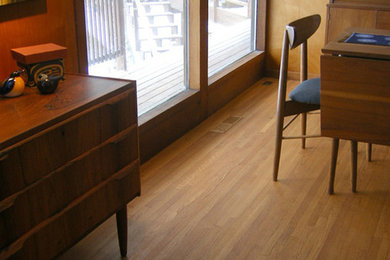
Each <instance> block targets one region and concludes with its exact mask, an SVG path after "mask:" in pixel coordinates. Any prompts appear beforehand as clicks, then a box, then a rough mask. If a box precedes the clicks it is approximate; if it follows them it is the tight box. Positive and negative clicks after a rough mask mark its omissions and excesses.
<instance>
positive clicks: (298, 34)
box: [286, 14, 321, 49]
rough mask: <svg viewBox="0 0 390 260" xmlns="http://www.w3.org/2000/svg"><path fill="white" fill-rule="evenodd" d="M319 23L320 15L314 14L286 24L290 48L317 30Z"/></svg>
mask: <svg viewBox="0 0 390 260" xmlns="http://www.w3.org/2000/svg"><path fill="white" fill-rule="evenodd" d="M320 23H321V16H319V15H318V14H315V15H311V16H307V17H304V18H301V19H299V20H296V21H294V22H292V23H290V24H288V25H286V31H287V33H288V39H289V45H290V49H294V48H295V47H297V46H299V45H300V44H302V43H303V42H305V41H306V40H307V39H308V38H310V36H312V35H313V34H314V33H315V32H316V31H317V29H318V27H319V26H320Z"/></svg>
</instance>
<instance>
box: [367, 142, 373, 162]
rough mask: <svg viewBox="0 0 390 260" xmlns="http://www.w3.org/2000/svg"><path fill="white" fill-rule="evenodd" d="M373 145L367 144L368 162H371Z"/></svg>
mask: <svg viewBox="0 0 390 260" xmlns="http://www.w3.org/2000/svg"><path fill="white" fill-rule="evenodd" d="M371 151H372V144H371V143H367V161H369V162H371Z"/></svg>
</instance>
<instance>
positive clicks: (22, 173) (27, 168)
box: [0, 110, 100, 200]
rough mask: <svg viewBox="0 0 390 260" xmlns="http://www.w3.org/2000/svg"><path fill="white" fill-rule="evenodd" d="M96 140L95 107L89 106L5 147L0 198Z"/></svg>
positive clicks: (96, 121) (91, 144) (74, 155)
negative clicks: (78, 115) (74, 116)
mask: <svg viewBox="0 0 390 260" xmlns="http://www.w3.org/2000/svg"><path fill="white" fill-rule="evenodd" d="M86 129H88V130H86ZM99 143H100V120H99V111H98V110H92V111H90V112H88V113H86V114H84V115H82V116H80V117H77V118H75V119H74V120H72V121H70V122H67V123H65V124H61V125H58V126H57V127H55V128H54V129H51V130H49V131H48V132H46V133H44V134H42V135H39V136H37V137H36V138H33V139H31V140H29V141H27V142H24V143H23V144H21V145H19V146H17V147H15V148H13V149H12V150H9V151H5V152H4V153H3V154H2V157H3V159H2V160H0V181H1V184H0V187H1V188H2V189H1V190H0V200H1V199H4V198H5V197H7V196H9V195H11V194H13V193H16V192H18V191H19V190H21V189H23V188H25V187H26V186H28V185H29V184H31V183H33V182H35V181H37V180H39V179H40V178H42V177H43V176H45V175H47V174H48V173H50V172H52V171H53V170H55V169H57V168H59V167H60V166H62V165H64V164H65V163H66V162H68V161H70V160H72V159H74V158H76V157H77V156H79V155H81V154H82V153H84V152H86V151H88V150H90V149H91V148H93V147H95V146H97V145H98V144H99ZM3 188H4V189H3Z"/></svg>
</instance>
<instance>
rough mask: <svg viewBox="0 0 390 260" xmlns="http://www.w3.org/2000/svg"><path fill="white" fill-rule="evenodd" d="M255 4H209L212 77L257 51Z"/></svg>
mask: <svg viewBox="0 0 390 260" xmlns="http://www.w3.org/2000/svg"><path fill="white" fill-rule="evenodd" d="M255 3H256V1H253V0H209V21H208V32H209V45H208V46H209V50H208V57H209V58H208V60H209V64H208V75H209V76H212V75H214V74H215V73H216V72H218V71H220V70H221V69H223V68H225V67H226V66H228V65H230V64H231V63H233V62H235V61H236V60H238V59H240V58H242V57H243V56H245V55H247V54H248V53H250V52H252V51H253V50H255V20H256V19H255V18H256V15H255V13H256V12H255V10H256V6H255Z"/></svg>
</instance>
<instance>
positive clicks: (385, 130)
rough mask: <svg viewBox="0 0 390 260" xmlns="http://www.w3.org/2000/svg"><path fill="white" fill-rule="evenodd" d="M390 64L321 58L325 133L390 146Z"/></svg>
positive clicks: (371, 60)
mask: <svg viewBox="0 0 390 260" xmlns="http://www.w3.org/2000/svg"><path fill="white" fill-rule="evenodd" d="M389 71H390V61H385V60H375V59H363V58H356V57H339V56H327V55H323V56H321V133H322V134H323V135H324V136H329V137H336V138H341V139H352V140H357V141H365V142H371V143H378V144H387V145H389V144H390V87H389V79H390V76H389Z"/></svg>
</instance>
